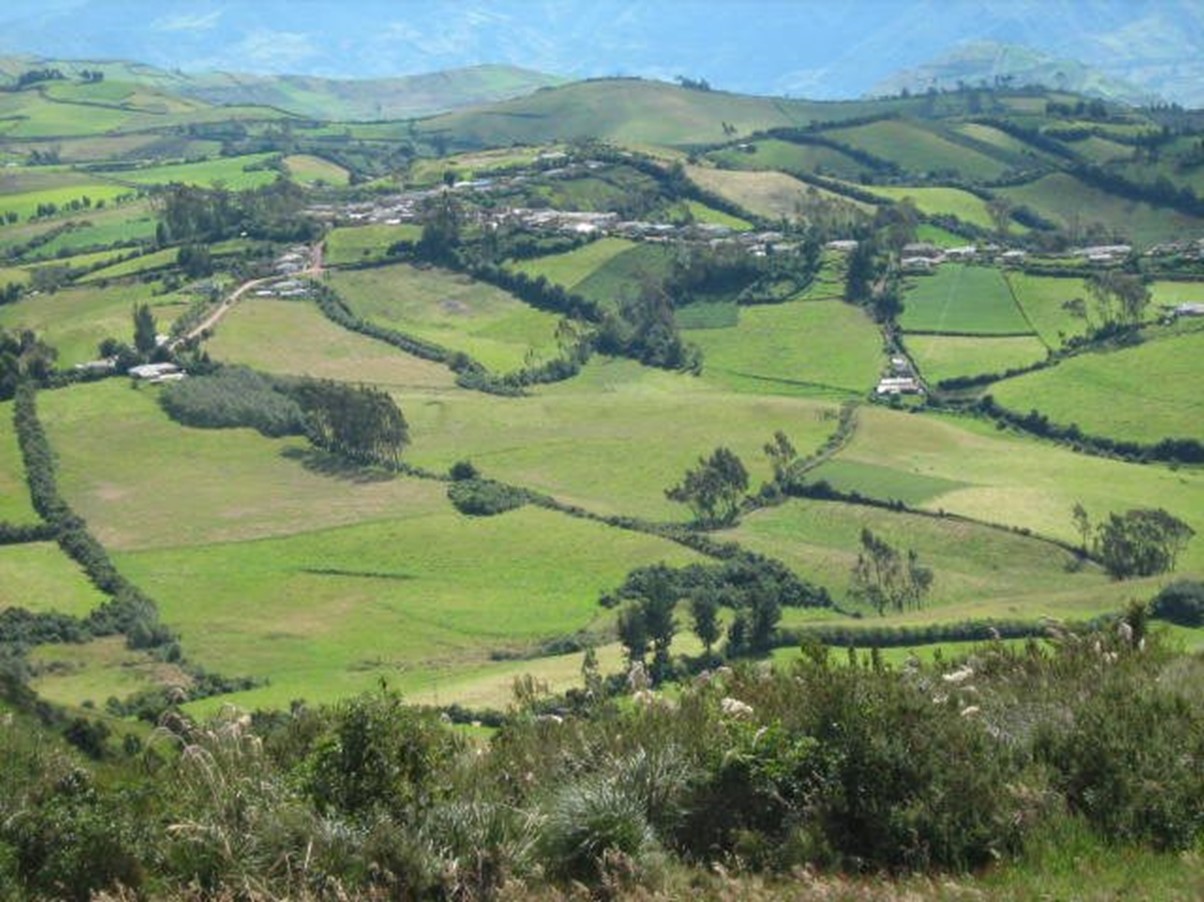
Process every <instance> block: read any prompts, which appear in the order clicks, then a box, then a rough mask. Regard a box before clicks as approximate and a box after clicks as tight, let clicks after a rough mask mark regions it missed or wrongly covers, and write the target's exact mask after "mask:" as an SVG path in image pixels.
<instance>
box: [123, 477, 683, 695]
mask: <svg viewBox="0 0 1204 902" xmlns="http://www.w3.org/2000/svg"><path fill="white" fill-rule="evenodd" d="M443 506H444V509H443V511H428V512H425V513H424V514H421V515H420V514H417V513H416V512H412V511H407V512H405V513H406V516H403V517H402V518H400V519H388V520H383V521H378V522H373V523H364V524H361V525H357V526H347V527H343V528H339V529H331V530H322V531H308V532H304V533H301V534H297V535H292V536H288V537H284V538H276V539H265V540H262V541H258V542H242V543H222V544H216V545H207V546H203V547H189V548H168V549H162V550H155V551H143V552H137V553H127V554H122V555H120V556H119V557H118V563H119V565H120V566H121V567H122V569H123V571H124V572H127V573H129V574H130V576H131V578H133V579H134V580H135V581H136V582H138V584H139V585H141V586H143V587H144V588H145V589H146V590H147V591H149V592H150V593H151V594H152V595H154V597H156V598H157V599H159V603H160V606H161V608H162V610H163V614H164V616H165V618H166V620H167V622H169V623H173V624H176V625H177V626H178V627H179V629H180V630H181V632H182V633H183V635H184V637H185V638H184V647H185V651H186V653H187V654H189V655H190V656H193V657H194V658H195V659H196V660H200V661H204V662H205V663H206V666H209V667H213V668H215V669H217V670H219V671H221V672H223V673H239V674H243V673H250V674H254V675H258V676H263V677H269V678H270V679H271V685H270V686H266V687H263V688H262V689H257V690H252V691H251V692H247V693H240V694H238V695H235V696H233V697H231V698H229V699H228V700H229V701H232V702H234V703H237V704H241V705H245V706H258V705H273V706H280V707H286V706H287V705H288V702H289V701H290V700H291V699H294V698H306V699H308V700H311V701H318V700H327V699H334V698H340V697H343V696H346V695H348V694H351V693H354V692H358V691H363V690H365V689H369V688H371V687H373V686H375V685H378V684H379V681H380V679H381V678H382V677H383V678H385V679H387V680H388V681H389V684H390V685H391V686H394V687H395V688H398V689H400V690H402V691H403V692H409V691H410V690H412V689H415V688H428V687H430V686H431V685H432V684H435V685H436V686H437V685H438V683H439V681H440V680H441V679H449V678H450V679H462V678H463V674H462V670H463V669H464V668H466V667H475V668H477V669H482V668H485V667H487V666H488V665H489V663H490V653H491V652H495V653H496V652H504V651H510V652H521V651H524V650H526V649H528V648H530V647H531V646H533V645H535V644H537V643H538V642H540V641H544V640H548V639H553V638H556V637H558V636H562V635H565V634H568V633H573V632H576V631H578V630H586V629H603V630H605V629H607V628H608V627H609V626H610V622H611V618H612V617H613V614H612V613H611V612H609V611H607V610H605V609H603V608H601V607H600V606H599V605H598V603H597V602H598V597H599V595H600V594H601V593H602V592H604V591H606V590H609V589H613V588H614V587H615V586H616V585H618V583H620V582H621V581H622V579H623V577H624V575H625V574H626V572H627V570H628V568H630V567H632V566H637V565H640V564H652V563H656V562H658V561H665V562H667V563H674V564H680V563H686V562H688V561H690V560H693V559H695V557H694V555H693V554H692V553H691V552H689V551H686V550H685V549H682V548H680V547H679V546H676V545H674V544H672V543H670V542H667V541H665V540H662V539H656V538H652V537H649V536H645V535H641V534H639V533H631V532H624V531H621V530H617V529H614V528H612V527H607V526H602V525H599V524H595V523H588V522H584V521H580V520H575V519H572V518H569V517H566V516H564V515H562V514H556V513H551V512H548V511H544V510H539V509H534V508H524V509H520V510H517V511H512V512H510V513H507V514H504V515H501V516H498V517H486V518H470V517H465V516H463V515H461V514H458V513H456V512H455V511H454V510H452V509H451V506H450V504H449V503H448V502H446V500H444V501H443ZM602 549H605V550H604V551H602ZM515 669H516V668H515V667H514V665H513V663H512V662H511V663H508V665H507V666H506V668H505V670H506V673H507V675H508V674H511V673H513V672H514V671H515Z"/></svg>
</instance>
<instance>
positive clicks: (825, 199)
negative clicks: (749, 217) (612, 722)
mask: <svg viewBox="0 0 1204 902" xmlns="http://www.w3.org/2000/svg"><path fill="white" fill-rule="evenodd" d="M686 174H687V175H689V177H690V179H691V180H692V181H693V182H695V183H696V184H697V185H698V186H699V187H701V188H705V189H706V190H707V191H712V192H714V193H715V194H718V195H719V196H720V197H722V198H724V199H725V200H728V201H731V202H732V203H734V204H737V205H739V206H740V207H742V208H744V209H745V210H748V211H749V212H750V213H753V214H754V215H756V216H761V217H763V218H765V219H781V218H782V217H785V218H787V219H796V218H798V217H799V216H801V215H803V214H805V213H806V211H807V210H808V209H810V208H811V207H814V206H816V205H825V204H826V205H832V204H836V205H838V206H839V207H841V208H842V209H846V210H848V211H849V212H850V214H851V215H858V216H859V215H862V214H872V213H873V211H874V207H873V205H872V204H867V203H865V202H864V201H859V200H854V199H853V198H851V197H846V196H844V195H843V194H836V193H835V192H833V191H828V190H827V189H825V188H817V187H815V186H814V185H809V184H807V183H806V182H802V181H799V180H798V179H796V178H794V177H793V176H790V175H787V174H786V173H784V172H773V171H767V172H752V171H742V170H738V169H710V168H707V167H705V166H687V167H686Z"/></svg>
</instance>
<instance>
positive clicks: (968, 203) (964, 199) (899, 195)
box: [858, 185, 1027, 244]
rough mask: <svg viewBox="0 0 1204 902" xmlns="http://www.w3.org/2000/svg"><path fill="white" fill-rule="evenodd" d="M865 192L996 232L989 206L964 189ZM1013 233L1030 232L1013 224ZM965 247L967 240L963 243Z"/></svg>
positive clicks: (873, 189) (877, 189) (884, 187)
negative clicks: (988, 210) (906, 198)
mask: <svg viewBox="0 0 1204 902" xmlns="http://www.w3.org/2000/svg"><path fill="white" fill-rule="evenodd" d="M858 187H860V188H861V190H862V191H869V192H870V193H871V194H876V195H878V196H879V197H885V198H887V199H889V200H894V201H900V200H903V198H905V197H909V198H911V199H912V201H914V202H915V205H916V209H917V210H919V211H920V212H921V213H923V214H924V215H925V216H956V217H957V218H958V219H960V220H962V222H968V223H970V225H976V226H978V227H979V228H982V229H992V230H993V229H994V228H995V226H994V224H993V223H992V222H991V217H990V215H988V213H987V202H986V201H985V200H983V199H982V198H981V197H978V196H977V195H975V194H971V193H970V192H969V191H963V190H962V189H960V188H924V187H911V186H891V185H860V186H858ZM1011 228H1012V231H1013V232H1023V231H1027V229H1024V228H1023V227H1022V226H1019V225H1016V224H1014V223H1013V224H1012V227H1011ZM960 243H961V244H965V243H966V240H965V239H964V238H963V239H962V240H961V242H960Z"/></svg>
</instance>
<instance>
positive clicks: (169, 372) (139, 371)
mask: <svg viewBox="0 0 1204 902" xmlns="http://www.w3.org/2000/svg"><path fill="white" fill-rule="evenodd" d="M129 374H130V375H131V376H133V377H134V378H135V379H139V380H141V381H144V382H172V381H174V380H176V379H183V378H184V373H183V372H182V371H181V370H180V368H179V367H178V366H176V364H174V363H143V364H140V365H139V366H132V367H130V369H129Z"/></svg>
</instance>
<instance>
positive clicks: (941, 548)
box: [725, 499, 1108, 620]
mask: <svg viewBox="0 0 1204 902" xmlns="http://www.w3.org/2000/svg"><path fill="white" fill-rule="evenodd" d="M862 529H870V530H871V531H872V532H873V533H874V534H875V535H878V536H880V537H882V538H883V539H885V540H886V541H887V542H889V543H890V544H891V545H893V546H894V547H896V548H906V549H911V550H914V551H915V552H917V553H918V554H919V557H920V562H921V563H922V564H924V565H925V566H929V567H931V568H932V569H933V571H934V580H933V586H932V590H931V593H930V595H929V598H928V599H927V601H926V603H925V605H924V608H923V610H921V611H919V612H907V614H909V615H911V616H912V617H915V616H917V615H919V616H920V617H921V618H925V617H926V618H932V617H938V616H939V617H944V616H947V612H946V611H944V610H942V609H944V608H946V607H965V606H973V607H974V608H975V610H976V611H977V612H978V613H977V614H976V615H975V616H978V617H990V616H996V617H1025V618H1029V617H1031V618H1034V619H1035V618H1036V617H1039V616H1044V615H1056V616H1062V617H1065V616H1066V615H1067V612H1066V611H1065V610H1064V609H1063V610H1062V611H1061V613H1058V612H1057V611H1055V610H1054V609H1052V608H1051V607H1050V603H1049V601H1048V599H1049V597H1050V596H1051V594H1053V593H1059V592H1072V591H1076V590H1077V592H1076V594H1081V595H1082V596H1083V597H1082V601H1081V602H1080V609H1086V610H1088V611H1090V612H1091V613H1098V612H1099V611H1100V610H1101V609H1102V610H1107V609H1108V608H1107V607H1103V608H1101V606H1100V605H1099V603H1098V602H1096V601H1095V600H1094V599H1093V598H1092V596H1093V594H1094V593H1096V592H1097V591H1098V590H1099V589H1100V588H1102V587H1104V586H1106V585H1107V583H1108V578H1107V576H1106V575H1105V574H1104V573H1103V571H1102V570H1100V569H1099V568H1097V567H1086V568H1084V569H1082V570H1078V571H1074V572H1071V571H1070V570H1068V568H1067V564H1068V563H1071V562H1072V561H1073V555H1071V554H1070V553H1069V552H1067V551H1065V550H1064V549H1062V548H1059V547H1058V546H1056V545H1053V544H1050V543H1048V542H1042V541H1040V540H1038V539H1033V538H1029V537H1025V536H1020V535H1017V534H1014V533H1010V532H1007V531H1005V530H998V529H992V528H990V527H985V526H981V525H978V524H974V523H967V522H965V521H959V520H954V519H950V518H937V517H928V516H923V515H917V514H909V513H896V512H893V511H887V510H882V509H880V508H873V507H859V506H855V505H848V504H838V503H833V502H824V501H811V500H806V499H796V500H791V501H789V502H787V503H786V504H783V505H779V506H777V507H774V508H768V509H766V510H763V511H758V512H756V513H755V514H751V515H749V516H748V517H746V518H745V520H744V522H743V523H742V524H741V525H740V526H739V527H737V528H736V529H734V530H730V531H728V532H727V533H725V534H727V535H730V537H731V538H734V539H736V540H737V541H739V542H740V543H741V544H742V545H745V546H747V547H749V548H751V549H753V550H754V551H760V552H762V553H765V554H769V555H771V556H773V557H776V558H778V559H779V560H782V561H784V562H786V563H788V564H789V565H790V566H792V567H793V568H794V569H796V570H797V571H798V572H799V573H800V574H801V575H803V576H806V577H809V578H812V579H814V580H816V581H817V582H819V583H820V584H821V585H823V586H825V587H826V588H827V589H828V591H829V592H831V593H832V594H833V595H834V597H836V598H837V599H838V600H839V601H840V602H841V603H842V605H843V604H846V603H847V602H848V601H849V599H848V585H849V574H850V571H851V569H852V567H853V564H855V563H856V560H857V553H856V549H857V547H858V541H859V536H860V534H861V530H862ZM853 607H854V609H856V605H853ZM867 613H868V609H867ZM895 616H897V615H895ZM891 619H892V620H894V619H895V617H892V618H891Z"/></svg>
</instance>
